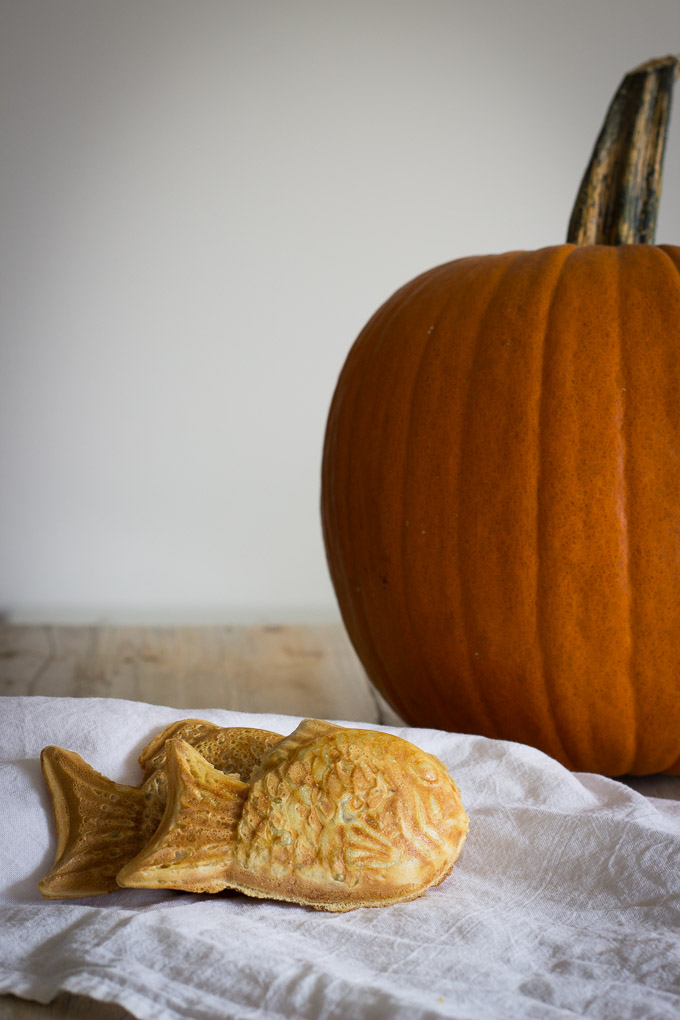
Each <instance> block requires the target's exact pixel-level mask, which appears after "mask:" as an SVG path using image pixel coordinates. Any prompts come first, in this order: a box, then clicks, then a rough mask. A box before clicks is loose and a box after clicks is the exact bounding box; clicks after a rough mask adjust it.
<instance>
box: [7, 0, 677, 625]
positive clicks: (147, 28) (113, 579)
mask: <svg viewBox="0 0 680 1020" xmlns="http://www.w3.org/2000/svg"><path fill="white" fill-rule="evenodd" d="M678 49H680V4H678V2H677V0H643V2H642V0H569V2H568V3H565V2H561V0H559V2H557V0H556V2H552V0H512V2H509V0H342V2H340V0H336V2H324V0H0V102H1V109H0V161H1V167H0V217H1V230H0V252H1V271H0V467H1V474H0V477H1V479H2V489H1V499H0V611H4V612H5V613H6V614H7V616H8V617H9V618H10V619H14V620H32V621H36V620H46V621H52V622H63V621H76V620H77V621H85V622H90V621H93V622H101V621H108V622H135V621H139V622H156V621H159V622H163V621H165V622H172V623H174V622H182V621H186V622H202V621H205V622H216V621H220V622H230V621H236V622H242V621H249V620H252V621H262V620H277V621H291V620H319V619H332V618H334V617H335V616H336V607H335V601H334V596H333V592H332V589H331V586H330V582H329V580H328V576H327V572H326V564H325V558H324V552H323V545H322V539H321V528H320V522H319V513H318V503H319V468H320V458H321V446H322V439H323V430H324V424H325V417H326V412H327V409H328V405H329V402H330V399H331V395H332V391H333V387H334V384H335V380H336V378H337V374H338V372H339V370H340V367H341V365H342V362H343V360H344V358H345V355H346V353H347V350H348V349H349V346H350V344H351V342H352V341H353V339H354V337H355V336H356V334H357V333H358V331H359V329H360V328H361V326H362V325H363V324H364V322H365V320H366V319H367V318H368V317H369V315H370V314H371V313H372V312H373V311H374V310H375V308H376V307H377V306H378V305H379V304H381V303H382V301H383V300H384V299H385V298H386V297H387V296H388V295H389V294H390V293H391V292H392V291H393V290H394V289H395V288H396V287H397V286H399V285H400V284H401V283H403V282H405V281H406V280H407V279H408V278H410V277H411V276H413V275H415V274H416V273H418V272H421V271H422V270H424V269H426V268H429V267H430V266H432V265H435V264H437V263H439V262H443V261H446V260H448V259H451V258H456V257H458V256H463V255H468V254H472V253H476V252H494V251H502V250H505V249H509V248H524V247H526V248H533V247H539V246H542V245H547V244H554V243H558V242H561V241H562V240H564V235H565V231H566V225H567V221H568V218H569V213H570V210H571V205H572V202H573V199H574V196H575V193H576V188H577V186H578V183H579V181H580V178H581V174H582V172H583V169H584V167H585V164H586V162H587V159H588V157H589V155H590V150H591V147H592V144H593V142H594V140H595V137H596V135H597V132H598V130H599V128H600V124H601V121H602V118H603V116H604V112H605V109H606V106H607V104H608V102H609V100H610V98H611V96H612V94H613V92H614V90H615V88H616V86H617V85H618V83H619V81H620V79H621V78H622V76H623V74H624V72H625V71H627V70H629V69H630V68H632V67H634V66H636V65H637V64H639V63H641V62H643V61H644V60H646V59H648V58H650V57H653V56H661V55H664V54H665V53H667V52H669V51H671V52H673V51H677V50H678ZM679 171H680V96H678V97H676V115H675V118H674V123H672V125H671V138H670V143H669V149H668V152H667V159H666V171H665V184H666V187H665V197H664V200H663V203H662V207H661V216H660V226H659V231H658V238H657V239H658V240H659V241H670V242H673V241H675V242H678V243H680V173H679Z"/></svg>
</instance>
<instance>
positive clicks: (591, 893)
mask: <svg viewBox="0 0 680 1020" xmlns="http://www.w3.org/2000/svg"><path fill="white" fill-rule="evenodd" d="M2 709H3V726H2V738H1V739H0V803H2V807H3V810H2V824H1V831H2V840H0V991H1V992H12V993H14V994H15V995H19V996H23V997H25V998H30V999H35V1000H37V1001H39V1002H48V1001H49V1000H50V999H51V998H53V997H54V996H55V995H56V993H57V992H58V991H59V990H62V989H63V990H66V991H69V992H73V993H78V994H82V995H89V996H91V997H92V998H95V999H100V1000H102V1001H111V1002H116V1003H118V1004H120V1005H121V1006H124V1007H125V1008H126V1009H128V1010H129V1011H130V1012H131V1013H133V1014H134V1015H135V1016H137V1017H140V1018H142V1020H146V1018H148V1020H217V1018H219V1020H231V1018H233V1020H283V1018H286V1020H287V1018H295V1020H313V1018H314V1020H340V1018H343V1020H348V1018H352V1020H438V1018H444V1017H447V1018H458V1020H499V1018H505V1017H512V1018H513V1020H523V1018H531V1020H544V1018H545V1020H557V1018H558V1017H559V1018H564V1017H572V1018H573V1017H595V1018H602V1020H610V1018H614V1017H615V1018H617V1020H627V1018H630V1020H632V1018H635V1020H641V1018H649V1020H677V1017H678V1016H680V868H679V867H678V862H680V803H678V802H675V801H670V800H655V799H653V798H646V797H643V796H642V795H641V794H639V793H637V792H635V791H634V790H631V789H629V788H628V787H627V786H625V785H623V784H622V783H619V782H616V781H614V780H610V779H605V778H603V777H600V776H596V775H592V774H574V773H570V772H568V771H567V770H566V769H564V768H563V767H562V766H561V765H559V764H558V763H557V762H555V761H553V760H552V759H550V758H548V757H547V756H546V755H544V754H542V753H541V752H540V751H537V750H535V749H533V748H529V747H526V746H524V745H521V744H513V743H509V742H504V741H494V740H488V739H485V738H483V737H478V736H470V735H466V734H456V733H444V732H441V731H438V730H424V729H412V728H396V727H379V726H371V725H370V724H366V728H370V729H384V730H387V731H388V732H391V733H396V734H398V735H399V736H402V737H405V738H406V739H407V740H410V741H412V742H413V743H414V744H416V745H418V746H419V747H421V748H423V750H425V751H429V752H431V753H433V754H435V755H437V756H438V757H439V758H441V760H442V761H443V762H444V763H445V764H446V765H447V767H448V769H449V771H450V773H451V775H452V776H453V778H454V779H455V780H456V782H457V783H458V785H459V787H460V788H461V791H462V796H463V804H464V805H465V808H466V810H467V812H468V814H469V816H470V832H469V835H468V839H467V842H466V844H465V846H464V848H463V852H462V854H461V857H460V859H459V861H458V862H457V863H456V865H455V866H454V869H453V872H452V873H451V875H450V876H449V877H448V878H447V879H446V880H445V881H444V882H443V883H442V884H441V885H440V886H438V887H437V888H435V889H432V890H430V891H429V892H428V893H427V894H426V895H425V896H423V897H421V898H420V899H417V900H413V901H411V902H409V903H402V904H397V905H395V906H391V907H385V908H378V909H370V910H366V909H360V910H356V911H351V912H349V913H346V914H328V913H325V912H318V911H314V910H312V909H310V908H306V907H300V906H297V905H295V904H289V903H278V902H268V901H264V900H257V899H251V898H248V897H245V896H241V895H236V894H231V893H224V894H219V895H216V896H209V895H200V896H196V895H190V894H186V893H180V892H156V891H152V890H132V889H126V890H120V891H119V892H115V893H113V894H111V895H110V896H102V897H91V898H89V899H84V900H72V901H45V900H42V898H41V897H40V894H39V893H38V889H37V882H38V880H39V879H40V878H41V877H42V876H43V875H44V874H45V872H46V871H47V870H48V868H49V866H50V864H51V861H52V858H53V854H54V848H55V837H54V831H53V823H52V815H51V808H50V804H49V798H48V795H47V791H46V788H45V785H44V782H43V779H42V775H41V772H40V763H39V755H40V751H41V750H42V748H43V747H45V746H46V745H48V744H57V745H59V746H62V747H67V748H69V749H71V750H73V751H77V752H78V753H79V754H80V755H82V757H83V758H84V759H85V760H86V761H87V762H89V764H91V765H92V766H94V768H96V769H97V770H98V771H100V772H103V773H104V774H105V775H107V776H109V777H110V778H111V779H114V780H116V781H118V782H124V783H129V784H131V785H137V784H138V783H139V781H140V779H141V771H140V769H139V766H138V764H137V755H138V754H139V753H140V751H141V749H142V747H143V746H144V745H145V744H146V743H147V742H148V741H149V739H150V737H151V736H152V735H154V734H155V733H157V732H158V731H159V730H161V729H162V728H163V727H165V726H167V725H168V724H169V723H171V722H173V721H176V720H178V719H183V718H188V717H198V718H203V719H207V720H209V721H212V722H215V723H218V724H219V725H222V726H254V727H257V728H261V729H268V730H275V731H277V732H280V733H284V734H287V733H290V732H291V731H292V730H293V729H294V728H295V726H296V725H297V724H298V722H299V721H300V720H299V718H298V717H292V716H281V715H261V714H260V715H254V714H250V713H238V712H228V711H224V710H220V709H213V710H207V709H200V710H189V709H173V708H168V707H164V706H158V705H147V704H144V703H139V702H130V701H121V700H114V699H97V698H42V697H21V698H12V697H5V698H3V699H2ZM336 721H340V722H342V720H336ZM346 725H353V726H357V725H363V724H357V723H349V724H346Z"/></svg>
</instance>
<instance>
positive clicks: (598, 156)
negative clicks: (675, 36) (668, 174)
mask: <svg viewBox="0 0 680 1020" xmlns="http://www.w3.org/2000/svg"><path fill="white" fill-rule="evenodd" d="M679 73H680V57H677V56H670V57H661V58H660V59H658V60H650V61H649V62H648V63H646V64H643V65H642V66H641V67H636V68H635V70H633V71H630V72H629V73H628V74H627V75H626V76H625V78H624V79H623V81H622V82H621V84H620V86H619V89H618V92H617V93H616V95H615V96H614V98H613V99H612V101H611V105H610V107H609V110H608V111H607V116H606V117H605V121H604V124H603V126H602V130H601V131H600V136H599V138H598V139H597V142H596V143H595V148H594V149H593V154H592V156H591V158H590V163H589V164H588V168H587V170H586V172H585V174H584V177H583V180H582V181H581V187H580V189H579V193H578V196H577V198H576V204H575V205H574V210H573V212H572V214H571V220H570V222H569V232H568V234H567V242H568V243H569V244H653V243H654V235H655V233H656V217H657V212H658V208H659V199H660V197H661V169H662V165H663V157H664V150H665V147H666V135H667V131H668V120H669V117H670V112H671V98H672V95H673V83H674V82H675V79H676V78H677V77H678V74H679Z"/></svg>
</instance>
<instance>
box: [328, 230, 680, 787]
mask: <svg viewBox="0 0 680 1020" xmlns="http://www.w3.org/2000/svg"><path fill="white" fill-rule="evenodd" d="M322 521H323V529H324V540H325V544H326V552H327V557H328V563H329V568H330V572H331V577H332V580H333V584H334V587H335V591H336V595H337V598H338V602H339V605H340V609H341V612H342V616H343V620H344V623H345V626H346V628H347V631H348V633H349V636H350V638H351V640H352V642H353V644H354V646H355V648H356V651H357V653H358V655H359V657H360V659H361V660H362V662H363V665H364V667H365V669H366V670H367V673H368V675H369V677H370V679H371V680H372V681H373V683H374V684H375V685H376V687H377V688H378V689H379V690H380V691H381V692H382V694H383V695H384V696H385V697H386V698H387V700H388V701H389V702H390V703H391V704H392V705H393V707H394V708H395V709H396V711H397V712H399V714H400V715H401V716H402V717H403V718H404V719H405V720H406V721H407V722H409V723H411V724H414V725H420V726H434V727H438V728H444V729H449V730H457V731H463V732H471V733H481V734H484V735H486V736H490V737H495V738H503V739H509V740H516V741H521V742H524V743H529V744H532V745H534V746H536V747H538V748H540V749H542V750H543V751H545V752H547V753H548V754H550V755H551V756H553V757H554V758H556V759H558V760H559V761H561V762H562V763H563V764H564V765H566V766H567V767H569V768H571V769H577V770H585V771H595V772H600V773H604V774H606V775H622V774H625V773H629V774H645V773H655V772H669V773H676V774H677V773H678V772H680V248H675V247H670V246H664V245H662V246H653V245H650V244H626V245H620V246H605V245H584V246H574V245H560V246H556V247H552V248H546V249H542V250H540V251H535V252H511V253H507V254H504V255H499V256H480V257H473V258H467V259H461V260H457V261H455V262H451V263H448V264H446V265H444V266H440V267H438V268H435V269H433V270H431V271H429V272H427V273H424V274H423V275H421V276H419V277H417V278H416V279H415V280H413V281H412V282H410V283H408V284H406V286H404V287H402V288H401V289H400V290H398V291H397V292H396V294H394V295H393V296H392V297H391V298H390V299H389V300H388V301H387V302H386V303H385V304H384V305H383V306H382V308H381V309H380V310H379V311H378V312H377V313H376V314H375V315H374V316H373V318H372V319H371V320H370V322H369V323H368V324H367V326H366V327H365V328H364V330H363V332H362V333H361V334H360V336H359V338H358V339H357V341H356V343H355V344H354V346H353V348H352V349H351V351H350V354H349V356H348V358H347V361H346V363H345V365H344V368H343V370H342V373H341V375H340V379H339V381H338V384H337V388H336V391H335V395H334V397H333V402H332V406H331V410H330V414H329V419H328V424H327V430H326V439H325V444H324V456H323V469H322Z"/></svg>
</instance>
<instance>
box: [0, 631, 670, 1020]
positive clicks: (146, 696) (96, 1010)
mask: <svg viewBox="0 0 680 1020" xmlns="http://www.w3.org/2000/svg"><path fill="white" fill-rule="evenodd" d="M0 695H47V696H50V697H103V698H127V699H130V700H132V701H146V702H149V703H151V704H159V705H170V706H173V707H175V708H192V709H200V708H226V709H232V710H235V711H242V712H281V713H285V714H287V715H299V716H312V717H314V718H320V719H338V720H347V721H357V722H373V723H386V724H388V725H399V723H400V721H401V720H400V719H399V717H398V716H397V715H395V713H394V712H393V711H392V709H391V708H389V706H388V705H387V704H386V703H385V702H384V701H383V699H382V698H381V697H380V696H379V695H378V694H377V693H376V692H375V691H374V690H373V688H372V687H371V686H370V684H369V683H368V681H367V680H366V677H365V674H364V672H363V669H362V667H361V665H360V663H359V661H358V659H357V657H356V655H355V653H354V651H353V649H352V647H351V645H350V643H349V641H348V640H347V637H346V636H345V633H344V631H343V629H342V628H341V627H340V626H339V625H332V624H330V625H327V626H257V627H228V626H225V627H135V628H113V627H26V626H1V627H0ZM627 782H629V785H631V786H634V787H635V788H636V789H638V790H640V791H641V792H643V793H645V794H647V795H650V796H657V797H659V796H661V797H670V798H673V799H676V800H680V777H670V776H653V777H645V778H644V779H631V780H627ZM56 1017H59V1018H62V1020H64V1018H68V1020H130V1017H131V1014H130V1013H128V1012H127V1011H126V1010H124V1009H122V1008H121V1007H120V1006H115V1005H112V1004H110V1003H101V1002H95V1001H93V1000H92V999H89V998H87V997H85V996H78V995H70V994H69V993H67V992H62V993H60V994H59V995H58V996H57V997H56V999H54V1000H53V1001H52V1002H51V1003H49V1004H48V1005H46V1006H43V1005H40V1004H39V1003H36V1002H29V1001H26V1000H24V999H19V998H16V997H15V996H12V995H4V996H0V1020H47V1018H56Z"/></svg>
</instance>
